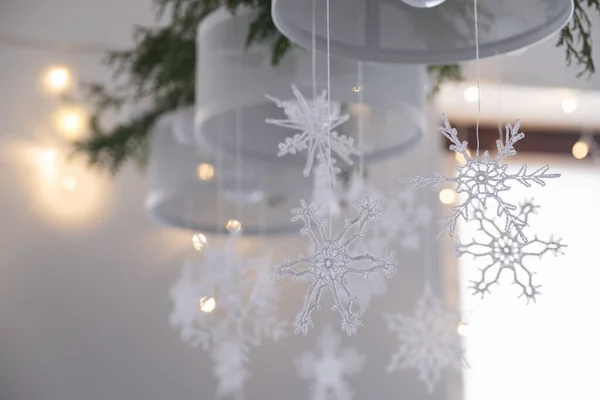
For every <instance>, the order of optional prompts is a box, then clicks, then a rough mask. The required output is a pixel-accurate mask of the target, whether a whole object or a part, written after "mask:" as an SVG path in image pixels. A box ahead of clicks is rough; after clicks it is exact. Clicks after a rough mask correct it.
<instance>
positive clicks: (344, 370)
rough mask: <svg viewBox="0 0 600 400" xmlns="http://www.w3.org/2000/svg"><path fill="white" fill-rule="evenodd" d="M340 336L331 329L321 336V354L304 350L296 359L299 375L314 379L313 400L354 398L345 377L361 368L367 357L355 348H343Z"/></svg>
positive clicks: (349, 399)
mask: <svg viewBox="0 0 600 400" xmlns="http://www.w3.org/2000/svg"><path fill="white" fill-rule="evenodd" d="M340 344H341V338H340V337H339V336H338V335H336V334H335V333H334V332H333V330H332V329H331V328H328V329H326V330H325V331H324V332H323V333H322V334H321V336H320V337H319V342H318V347H319V354H315V353H313V352H308V353H304V354H303V355H302V356H301V357H299V358H298V359H296V366H297V367H298V373H299V375H300V377H302V378H304V379H306V380H310V381H313V382H312V384H311V386H310V399H311V400H351V399H352V398H353V397H354V396H353V393H352V391H351V389H350V387H349V386H348V383H347V382H346V381H345V380H344V376H353V375H356V374H358V373H359V372H361V371H362V369H363V365H364V361H365V358H364V356H363V355H362V354H359V353H358V352H357V351H356V350H355V349H354V348H352V347H350V348H345V349H341V348H340Z"/></svg>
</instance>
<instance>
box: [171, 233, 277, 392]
mask: <svg viewBox="0 0 600 400" xmlns="http://www.w3.org/2000/svg"><path fill="white" fill-rule="evenodd" d="M238 237H239V234H238V233H232V234H231V235H230V236H229V237H228V238H227V240H226V242H225V243H224V244H223V245H221V246H207V247H206V248H205V250H204V252H203V253H204V259H203V261H202V263H201V264H200V265H194V264H191V263H188V264H187V265H186V266H185V268H184V270H183V272H182V274H181V276H180V278H179V281H178V282H177V283H176V284H175V285H174V286H173V287H172V288H171V299H172V300H173V303H174V309H173V311H172V313H171V316H170V323H171V325H172V326H173V327H175V328H179V329H180V331H181V336H182V339H183V340H184V341H186V342H189V343H190V344H191V345H192V346H194V347H196V346H202V348H203V349H204V350H205V351H208V352H210V354H211V356H212V357H213V359H214V360H215V363H216V366H215V374H216V375H217V376H218V377H219V387H220V389H219V394H220V395H233V396H236V397H237V398H240V396H241V395H242V393H243V387H242V386H241V385H242V384H243V383H244V382H245V380H246V378H245V377H246V376H247V375H246V372H245V370H244V371H238V372H236V373H235V374H233V373H231V371H232V369H233V368H234V367H235V368H237V369H239V368H241V367H240V365H242V366H243V367H244V368H246V362H245V361H246V360H247V354H248V353H249V351H250V347H251V346H258V345H260V343H261V340H262V338H263V337H269V338H272V339H274V340H278V339H279V338H281V337H283V336H284V335H285V322H283V321H280V320H279V319H278V318H277V314H276V311H277V308H276V304H277V302H278V300H279V292H278V290H277V287H276V286H275V285H274V284H273V282H272V280H271V279H270V275H271V271H270V268H269V260H268V259H267V258H266V257H256V258H247V257H242V256H240V255H239V254H237V252H236V243H237V240H238ZM207 301H211V302H212V306H213V307H208V308H206V307H205V306H206V304H207ZM224 354H225V355H224ZM232 354H236V357H237V358H235V359H234V357H233V355H232ZM223 363H225V364H226V365H224V364H223ZM227 363H233V364H227ZM240 363H241V364H240ZM240 377H244V378H243V379H241V378H240Z"/></svg>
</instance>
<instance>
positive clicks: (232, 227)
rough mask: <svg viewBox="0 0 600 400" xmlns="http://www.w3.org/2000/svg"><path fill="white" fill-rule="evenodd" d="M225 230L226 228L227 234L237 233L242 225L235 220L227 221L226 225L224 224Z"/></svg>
mask: <svg viewBox="0 0 600 400" xmlns="http://www.w3.org/2000/svg"><path fill="white" fill-rule="evenodd" d="M225 228H227V230H228V231H229V232H239V231H240V230H241V229H242V223H241V222H240V221H238V220H237V219H230V220H229V221H227V224H225Z"/></svg>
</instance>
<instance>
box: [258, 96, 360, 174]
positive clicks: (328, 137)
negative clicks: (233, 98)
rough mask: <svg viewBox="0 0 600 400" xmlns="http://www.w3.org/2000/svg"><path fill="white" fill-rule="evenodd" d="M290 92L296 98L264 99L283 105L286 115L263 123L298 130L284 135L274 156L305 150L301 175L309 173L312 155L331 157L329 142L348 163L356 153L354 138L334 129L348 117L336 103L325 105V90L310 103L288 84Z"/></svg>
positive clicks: (333, 172)
mask: <svg viewBox="0 0 600 400" xmlns="http://www.w3.org/2000/svg"><path fill="white" fill-rule="evenodd" d="M292 91H293V92H294V95H295V96H296V100H288V101H282V100H279V99H277V98H275V97H272V96H269V95H267V98H268V99H269V100H272V101H273V102H274V103H275V104H276V105H277V107H280V108H283V111H284V113H285V115H286V117H287V118H286V119H272V118H268V119H267V120H266V122H267V124H273V125H277V126H280V127H283V128H289V129H294V130H298V131H301V133H297V134H295V135H294V136H292V137H291V138H290V137H288V138H286V139H285V142H283V143H279V153H277V155H278V156H279V157H281V156H284V155H286V154H296V153H297V152H301V151H304V150H307V151H308V154H307V156H306V165H305V167H304V171H303V174H304V176H309V175H310V172H311V170H312V169H313V166H314V164H315V158H316V159H317V160H321V161H323V160H327V161H328V160H329V159H330V158H331V159H332V160H333V157H329V146H330V145H331V152H333V153H335V154H336V155H337V156H338V157H340V158H341V159H342V160H343V161H345V162H346V163H348V164H349V165H352V163H353V162H352V159H351V156H352V155H358V151H357V150H356V149H355V148H354V139H353V138H348V137H346V136H344V135H339V134H338V133H337V132H336V131H335V129H336V128H337V127H338V126H340V125H341V124H343V123H344V122H346V121H348V120H349V119H350V116H349V115H348V114H342V113H341V106H340V104H339V103H332V104H331V105H329V103H328V100H327V92H326V91H323V92H322V93H321V95H320V96H318V97H316V98H315V99H313V100H312V101H310V102H309V101H307V100H306V99H305V98H304V96H303V95H302V93H300V90H298V88H297V87H296V86H295V85H292ZM330 111H331V118H330ZM328 166H330V167H331V168H333V163H331V162H330V163H328ZM330 173H331V176H332V177H334V176H335V175H336V172H335V170H334V169H332V170H331V171H330Z"/></svg>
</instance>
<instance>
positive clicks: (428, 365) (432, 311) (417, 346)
mask: <svg viewBox="0 0 600 400" xmlns="http://www.w3.org/2000/svg"><path fill="white" fill-rule="evenodd" d="M384 318H385V320H386V321H387V324H388V328H389V329H390V330H392V331H394V332H396V333H397V334H398V339H399V340H400V347H399V348H398V351H396V353H394V355H393V356H392V359H391V361H390V363H389V365H388V367H387V371H388V372H390V373H391V372H394V371H397V370H399V369H407V368H415V369H417V370H418V371H419V379H420V380H421V381H423V382H424V383H425V385H426V387H427V391H428V392H429V393H432V392H433V391H434V390H435V386H436V384H437V382H438V380H439V379H440V377H441V370H442V369H444V368H447V367H451V368H454V369H456V370H460V369H461V368H462V360H463V349H462V344H461V340H460V336H459V335H458V333H457V331H456V329H457V326H458V323H459V321H460V319H459V318H458V316H457V315H455V314H454V313H448V312H446V311H445V310H444V307H443V303H442V301H441V300H440V299H438V298H437V297H435V296H434V294H433V291H432V289H431V286H430V285H429V283H426V284H425V290H424V292H423V295H422V296H421V297H420V298H419V300H418V302H417V308H416V310H415V313H414V315H412V316H408V315H404V314H385V315H384Z"/></svg>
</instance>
